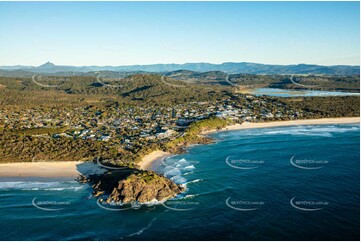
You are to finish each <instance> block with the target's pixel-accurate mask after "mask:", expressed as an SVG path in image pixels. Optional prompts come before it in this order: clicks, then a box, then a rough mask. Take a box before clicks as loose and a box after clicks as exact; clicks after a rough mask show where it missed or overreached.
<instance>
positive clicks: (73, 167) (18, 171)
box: [0, 161, 104, 178]
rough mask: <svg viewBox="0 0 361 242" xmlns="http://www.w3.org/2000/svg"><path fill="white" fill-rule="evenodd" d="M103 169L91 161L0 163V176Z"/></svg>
mask: <svg viewBox="0 0 361 242" xmlns="http://www.w3.org/2000/svg"><path fill="white" fill-rule="evenodd" d="M101 171H104V170H103V169H101V168H99V167H98V166H97V165H96V164H94V163H92V162H81V161H56V162H54V161H53V162H23V163H6V164H0V177H69V178H77V177H78V176H79V175H80V174H83V175H86V174H92V173H97V172H101Z"/></svg>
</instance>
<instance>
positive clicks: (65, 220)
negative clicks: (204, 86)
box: [0, 124, 360, 240]
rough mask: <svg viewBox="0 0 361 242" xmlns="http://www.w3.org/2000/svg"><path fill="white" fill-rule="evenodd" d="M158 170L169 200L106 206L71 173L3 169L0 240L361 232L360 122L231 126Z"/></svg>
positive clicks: (344, 236) (354, 236) (305, 236)
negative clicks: (24, 173)
mask: <svg viewBox="0 0 361 242" xmlns="http://www.w3.org/2000/svg"><path fill="white" fill-rule="evenodd" d="M211 136H212V137H214V138H215V139H216V140H217V142H215V143H213V144H209V145H195V146H192V147H189V148H188V151H187V153H185V154H182V155H176V156H172V157H169V158H167V159H165V160H163V162H162V166H161V167H159V169H158V172H159V173H162V174H164V175H165V176H166V177H169V178H170V179H172V180H173V181H175V182H176V183H179V184H183V186H185V187H186V189H187V190H186V192H185V193H184V194H181V195H179V196H178V197H177V198H175V199H172V200H169V201H167V202H165V203H163V204H157V203H151V204H147V205H137V204H134V205H132V206H119V205H116V204H114V205H109V206H106V205H104V204H102V203H101V202H99V201H98V200H97V199H96V198H93V197H91V194H90V193H91V188H90V187H89V186H88V185H81V184H79V183H77V182H75V181H71V180H66V179H65V178H57V179H52V180H51V181H49V179H39V178H26V179H25V178H23V179H21V180H19V179H18V178H1V180H0V217H1V219H0V239H1V240H359V234H360V220H359V219H360V209H359V206H360V193H359V191H360V183H359V181H360V177H359V174H360V126H359V125H358V124H353V125H351V124H347V125H312V126H291V127H277V128H263V129H248V130H238V131H225V132H219V133H214V134H211Z"/></svg>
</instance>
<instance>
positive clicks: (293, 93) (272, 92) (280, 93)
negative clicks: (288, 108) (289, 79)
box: [250, 88, 360, 97]
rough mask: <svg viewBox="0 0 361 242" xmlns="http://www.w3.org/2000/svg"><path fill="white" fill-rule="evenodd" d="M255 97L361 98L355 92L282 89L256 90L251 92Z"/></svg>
mask: <svg viewBox="0 0 361 242" xmlns="http://www.w3.org/2000/svg"><path fill="white" fill-rule="evenodd" d="M250 94H253V95H255V96H262V95H266V96H274V97H333V96H360V93H354V92H335V91H317V90H307V89H305V90H290V89H280V88H256V89H254V90H252V91H251V92H250Z"/></svg>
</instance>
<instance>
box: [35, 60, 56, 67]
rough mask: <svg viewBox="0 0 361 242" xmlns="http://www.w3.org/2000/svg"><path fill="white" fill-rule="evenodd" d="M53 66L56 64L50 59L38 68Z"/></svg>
mask: <svg viewBox="0 0 361 242" xmlns="http://www.w3.org/2000/svg"><path fill="white" fill-rule="evenodd" d="M53 67H55V64H54V63H51V62H50V61H48V62H46V63H44V64H42V65H41V66H38V68H53Z"/></svg>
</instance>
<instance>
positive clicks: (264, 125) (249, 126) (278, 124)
mask: <svg viewBox="0 0 361 242" xmlns="http://www.w3.org/2000/svg"><path fill="white" fill-rule="evenodd" d="M352 123H360V117H351V118H322V119H303V120H290V121H276V122H263V123H250V122H244V123H242V124H234V125H229V126H227V127H225V128H223V129H221V130H209V131H205V132H202V134H209V133H214V132H217V131H227V130H241V129H257V128H272V127H284V126H294V125H318V124H352Z"/></svg>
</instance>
